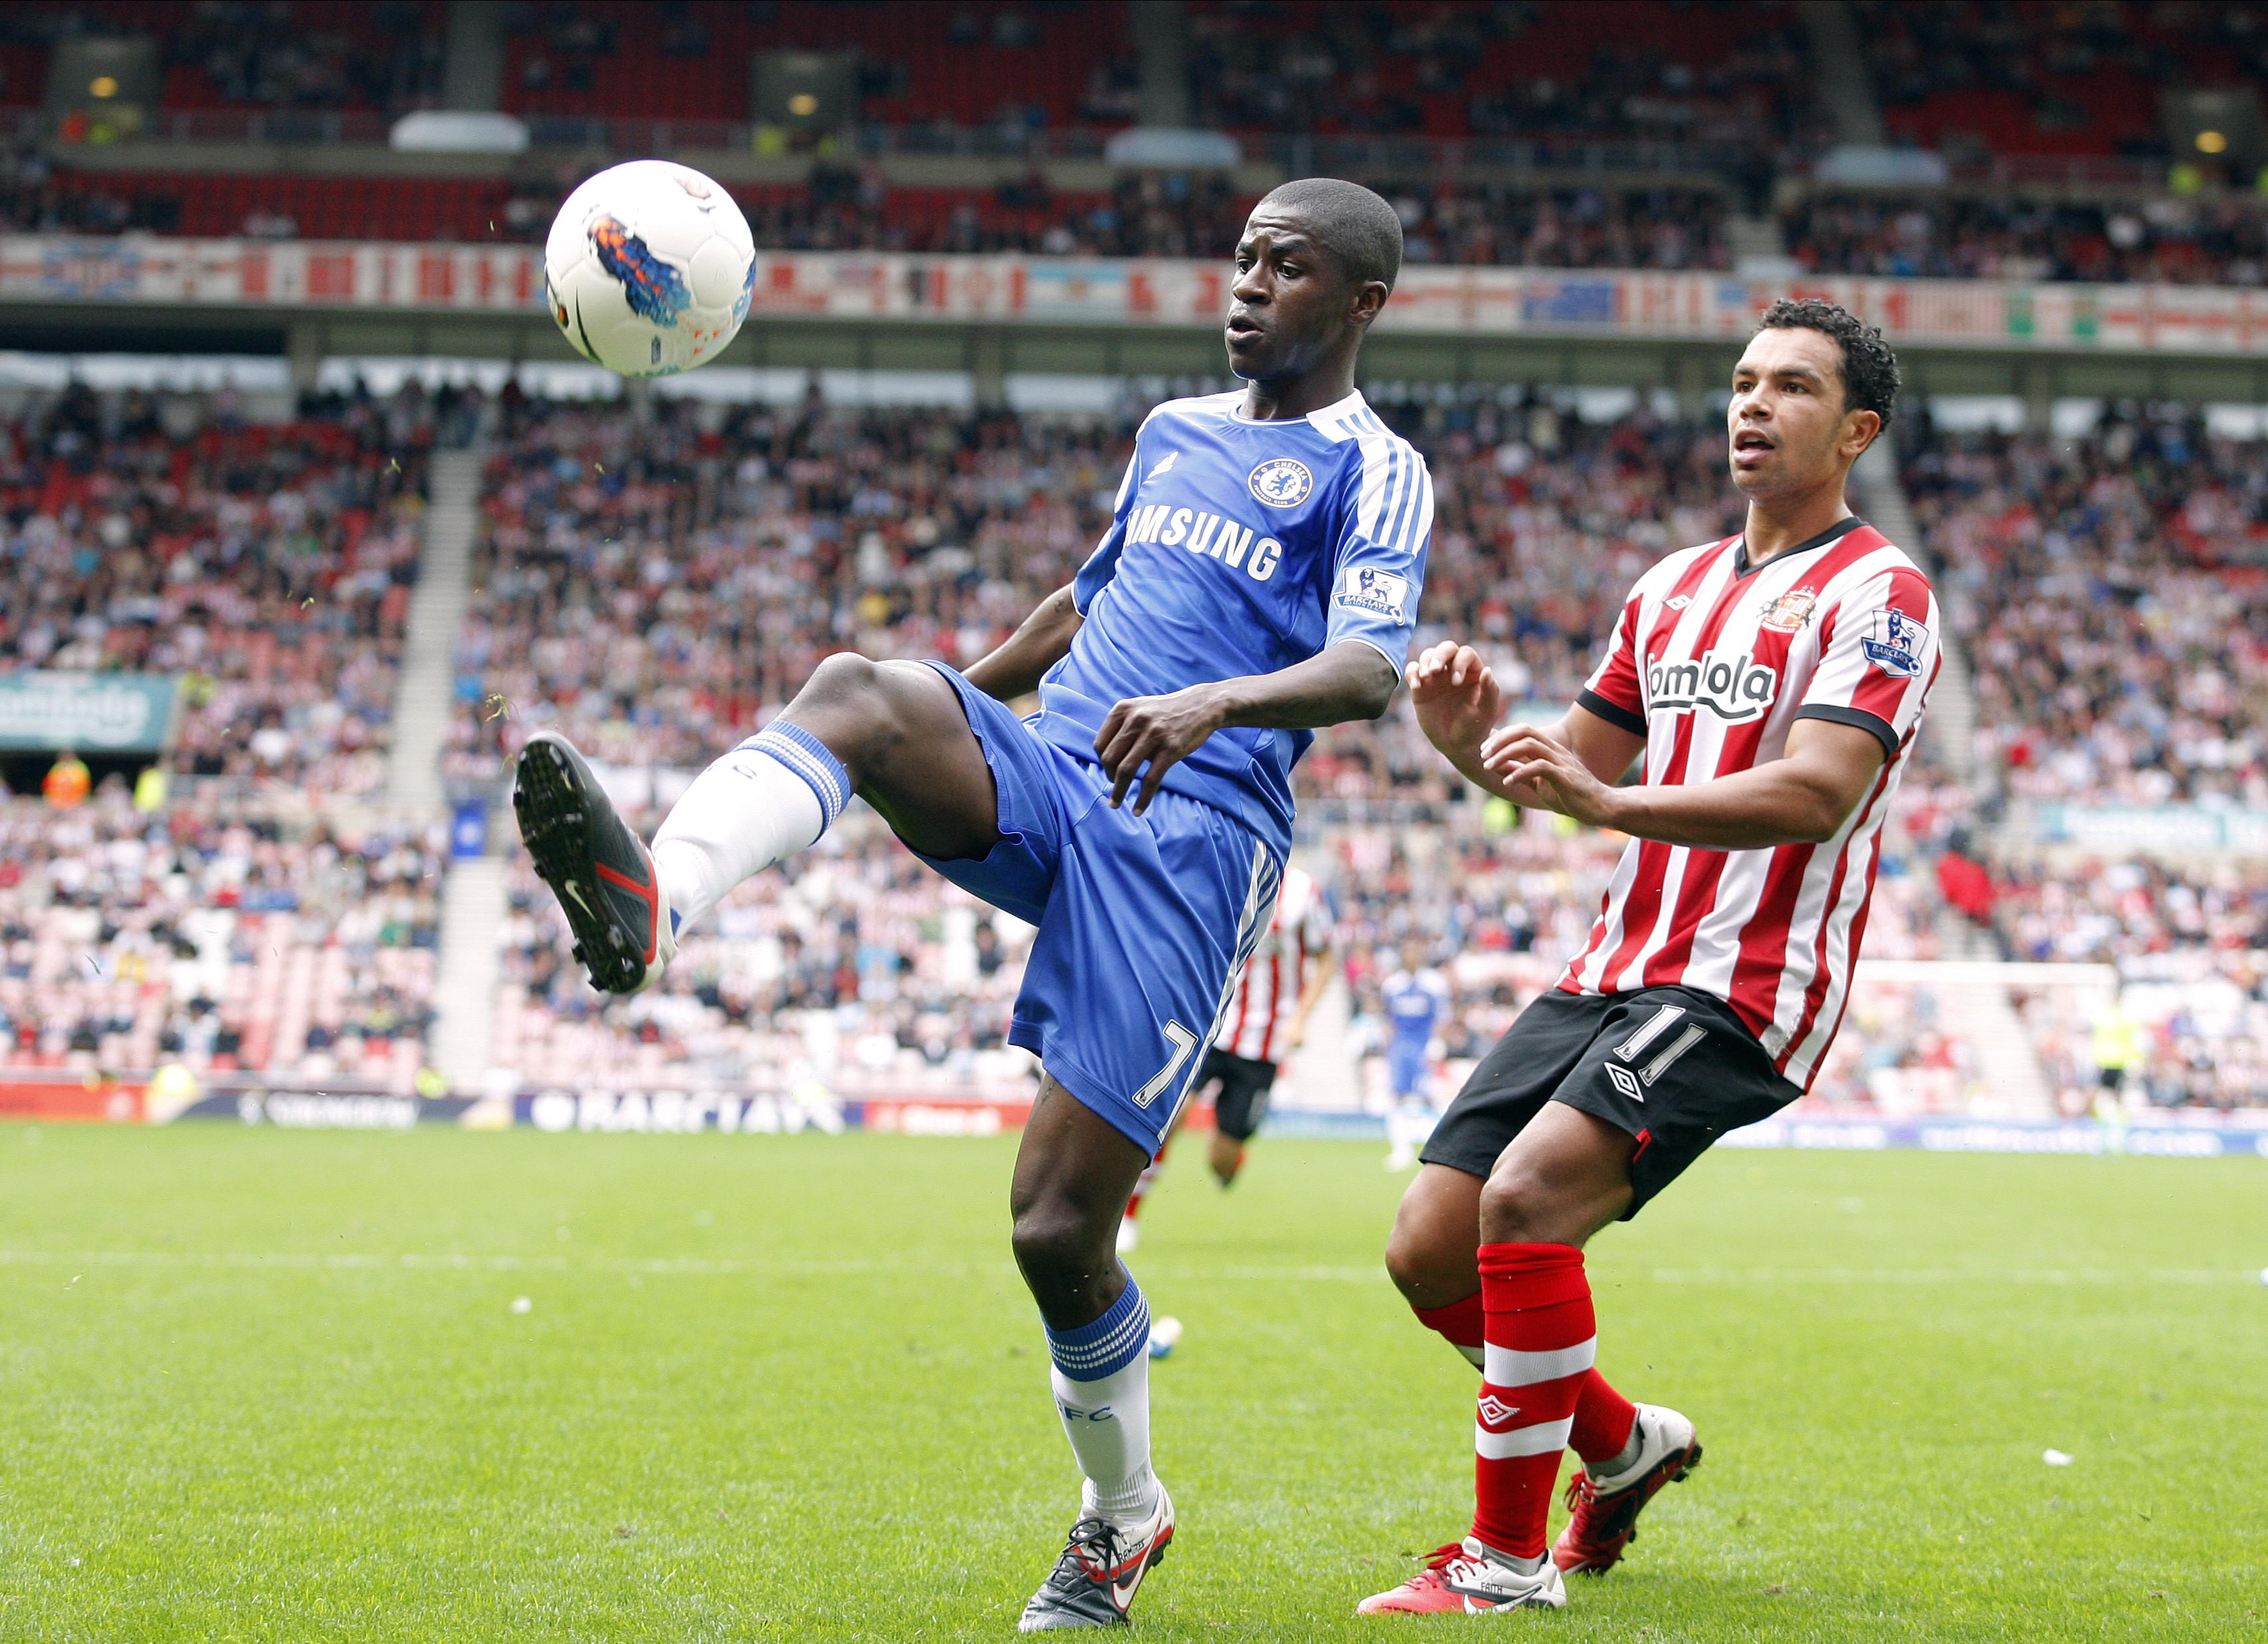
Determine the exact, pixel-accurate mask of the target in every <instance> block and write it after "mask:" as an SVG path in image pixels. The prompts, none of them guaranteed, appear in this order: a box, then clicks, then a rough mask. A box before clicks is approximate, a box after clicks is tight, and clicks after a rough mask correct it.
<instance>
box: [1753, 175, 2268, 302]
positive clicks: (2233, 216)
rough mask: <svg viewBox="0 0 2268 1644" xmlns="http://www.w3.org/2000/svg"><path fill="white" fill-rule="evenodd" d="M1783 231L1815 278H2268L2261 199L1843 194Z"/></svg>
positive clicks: (1793, 209) (2225, 281)
mask: <svg viewBox="0 0 2268 1644" xmlns="http://www.w3.org/2000/svg"><path fill="white" fill-rule="evenodd" d="M1780 230H1781V233H1782V235H1783V237H1784V238H1785V239H1786V242H1787V249H1788V254H1789V255H1791V256H1793V258H1794V259H1795V261H1796V262H1798V263H1799V264H1800V265H1801V266H1802V267H1803V269H1805V270H1806V271H1807V272H1808V273H1813V274H1876V275H1899V276H1919V277H1926V278H1930V279H2002V280H2084V281H2087V282H2089V283H2091V284H2118V283H2121V282H2125V281H2137V280H2141V281H2162V282H2176V283H2181V284H2215V285H2243V286H2251V285H2257V284H2260V283H2261V279H2262V277H2263V275H2264V272H2268V203H2263V202H2262V201H2260V200H2259V199H2257V197H2256V198H2252V199H2242V198H2219V199H2205V198H2199V197H2186V198H2185V197H2182V196H2179V195H2158V196H2155V197H2153V198H2149V199H2145V200H2137V201H2132V202H2128V203H2111V204H2105V203H2094V202H2088V203H2080V202H2073V201H2060V200H2052V201H2051V200H2036V199H2027V198H2025V197H2023V196H2021V195H2009V194H2007V193H1996V194H1992V195H1916V194H1906V195H1896V194H1888V195H1885V194H1855V193H1848V192H1838V193H1832V194H1818V195H1809V196H1808V197H1806V198H1804V199H1802V200H1800V201H1798V202H1797V203H1794V204H1793V205H1792V206H1790V207H1789V208H1788V209H1787V210H1785V211H1783V212H1782V213H1781V214H1780Z"/></svg>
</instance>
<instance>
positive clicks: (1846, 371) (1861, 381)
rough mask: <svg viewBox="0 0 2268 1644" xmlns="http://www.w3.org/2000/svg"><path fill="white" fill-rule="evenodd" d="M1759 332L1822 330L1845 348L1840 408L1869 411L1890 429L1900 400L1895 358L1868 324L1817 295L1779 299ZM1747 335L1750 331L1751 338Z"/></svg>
mask: <svg viewBox="0 0 2268 1644" xmlns="http://www.w3.org/2000/svg"><path fill="white" fill-rule="evenodd" d="M1756 330H1757V331H1820V332H1824V333H1825V334H1826V335H1829V336H1831V337H1833V338H1834V339H1835V341H1836V343H1837V346H1839V347H1840V348H1841V349H1842V350H1843V409H1845V410H1846V411H1872V412H1874V414H1875V415H1876V416H1878V417H1881V419H1882V426H1883V427H1884V428H1888V427H1889V425H1890V412H1891V411H1892V410H1893V409H1895V408H1896V405H1897V402H1898V357H1897V356H1896V354H1893V353H1892V352H1891V351H1890V345H1889V343H1885V342H1883V341H1882V333H1881V328H1879V327H1876V326H1870V325H1868V324H1867V323H1866V322H1865V321H1862V320H1860V319H1859V316H1858V315H1856V314H1854V313H1852V312H1851V311H1850V310H1849V309H1848V308H1845V307H1844V306H1842V305H1841V304H1839V303H1830V302H1823V301H1822V300H1821V299H1818V298H1816V297H1783V298H1781V299H1779V300H1778V302H1776V303H1774V304H1773V305H1772V306H1771V307H1769V308H1767V309H1765V310H1764V317H1763V318H1762V319H1760V320H1758V321H1756ZM1749 335H1751V336H1753V335H1755V333H1754V332H1751V333H1750V334H1749Z"/></svg>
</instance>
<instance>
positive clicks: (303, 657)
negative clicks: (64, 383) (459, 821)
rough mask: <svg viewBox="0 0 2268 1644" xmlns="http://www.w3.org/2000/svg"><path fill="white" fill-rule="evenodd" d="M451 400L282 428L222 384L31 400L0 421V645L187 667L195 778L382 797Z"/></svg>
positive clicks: (401, 402) (357, 410)
mask: <svg viewBox="0 0 2268 1644" xmlns="http://www.w3.org/2000/svg"><path fill="white" fill-rule="evenodd" d="M310 411H311V414H310V415H308V416H306V417H303V418H301V419H300V420H298V421H295V422H291V423H286V424H263V423H254V422H250V421H247V419H246V418H245V417H244V415H243V405H242V401H241V396H239V395H236V394H232V393H229V392H223V393H220V394H214V395H210V396H206V395H153V394H139V393H126V394H110V395H103V394H96V393H94V392H93V391H92V389H89V388H87V387H85V386H84V385H77V386H74V387H70V389H68V390H66V391H64V392H63V393H61V394H55V395H52V396H40V397H39V398H37V399H35V400H34V401H33V402H32V403H30V404H29V405H28V406H27V407H26V409H23V410H22V411H21V412H19V413H18V414H16V415H12V416H10V417H5V418H4V419H0V595H4V597H0V648H4V649H5V651H6V652H7V654H8V655H9V657H10V659H11V660H12V661H13V662H15V663H16V664H17V665H18V666H19V667H43V668H54V669H76V670H85V671H125V672H129V673H131V672H144V673H155V674H166V675H174V676H176V678H177V681H178V685H179V704H180V719H179V722H178V726H177V734H176V736H175V739H174V756H173V757H174V768H175V769H176V770H178V771H179V772H180V773H182V774H185V775H196V776H218V777H228V778H237V779H239V780H241V781H245V782H256V783H272V784H279V785H285V786H289V787H292V788H298V789H320V790H322V791H324V792H326V793H368V792H370V791H372V789H374V788H376V787H377V786H378V785H379V784H380V783H381V782H382V781H383V779H384V775H385V766H384V755H385V750H386V747H387V720H388V718H389V716H390V715H391V713H392V711H393V704H394V678H395V669H396V664H397V661H398V659H399V653H400V650H401V626H402V621H403V618H404V616H405V615H406V614H407V612H408V609H409V594H410V591H411V587H412V586H413V584H414V583H415V581H416V574H417V562H418V555H419V552H420V549H421V539H420V536H419V534H418V521H419V519H420V516H421V513H422V510H423V495H422V493H423V484H424V477H423V476H424V471H425V459H426V453H428V451H429V450H430V449H431V444H432V441H433V439H434V431H435V426H436V424H435V417H436V413H437V411H441V412H443V413H445V414H446V407H439V406H437V405H436V404H435V403H434V402H431V401H429V400H428V398H427V396H425V395H424V394H423V393H422V392H420V391H418V390H416V389H415V388H411V389H408V390H405V391H404V392H403V394H401V396H399V397H398V398H396V399H394V400H392V401H388V402H380V401H376V400H372V399H370V398H367V397H361V398H357V399H355V400H352V401H342V402H332V403H328V404H322V405H316V406H313V407H311V408H310Z"/></svg>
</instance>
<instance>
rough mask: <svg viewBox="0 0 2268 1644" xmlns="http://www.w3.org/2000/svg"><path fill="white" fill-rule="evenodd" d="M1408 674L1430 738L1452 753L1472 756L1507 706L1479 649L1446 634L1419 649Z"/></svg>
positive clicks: (1422, 725)
mask: <svg viewBox="0 0 2268 1644" xmlns="http://www.w3.org/2000/svg"><path fill="white" fill-rule="evenodd" d="M1407 677H1408V679H1409V682H1410V704H1411V705H1412V706H1413V707H1415V708H1416V709H1417V710H1418V726H1419V728H1421V729H1422V730H1424V732H1425V737H1426V740H1427V741H1430V742H1432V744H1433V746H1434V747H1436V748H1440V750H1441V751H1442V752H1443V753H1445V754H1447V756H1449V757H1450V758H1451V759H1459V758H1470V757H1471V756H1472V754H1473V751H1474V750H1475V749H1476V748H1478V747H1479V746H1480V742H1481V739H1482V738H1483V737H1484V736H1486V735H1487V734H1489V731H1490V729H1491V727H1492V726H1494V725H1495V724H1496V720H1497V715H1498V714H1499V713H1501V712H1502V711H1504V693H1503V692H1502V691H1501V690H1499V689H1498V688H1497V682H1496V675H1494V674H1493V673H1491V672H1490V670H1489V666H1488V664H1487V663H1485V662H1484V661H1482V660H1481V657H1480V652H1477V651H1476V650H1474V649H1473V648H1472V646H1470V645H1459V644H1458V643H1457V642H1456V641H1455V640H1454V639H1444V640H1443V641H1441V642H1440V644H1439V645H1428V646H1427V647H1426V648H1425V650H1424V651H1423V652H1420V653H1419V654H1418V658H1417V660H1414V661H1412V662H1411V663H1410V667H1409V669H1408V674H1407Z"/></svg>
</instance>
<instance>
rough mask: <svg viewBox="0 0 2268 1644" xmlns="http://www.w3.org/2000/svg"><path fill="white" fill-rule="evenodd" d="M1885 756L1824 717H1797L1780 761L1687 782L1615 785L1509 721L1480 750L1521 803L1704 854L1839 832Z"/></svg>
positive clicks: (1857, 731) (1876, 745)
mask: <svg viewBox="0 0 2268 1644" xmlns="http://www.w3.org/2000/svg"><path fill="white" fill-rule="evenodd" d="M1581 711H1582V710H1580V709H1577V710H1576V712H1579V713H1580V712H1581ZM1882 758H1883V751H1882V744H1881V740H1880V739H1879V738H1878V737H1876V735H1875V734H1874V732H1872V731H1870V730H1865V729H1862V728H1860V727H1859V726H1851V725H1844V724H1841V723H1838V722H1837V721H1835V720H1831V719H1798V720H1797V721H1796V722H1795V724H1794V725H1793V726H1792V727H1790V729H1789V731H1788V734H1787V751H1786V753H1785V754H1783V755H1782V756H1780V757H1779V758H1778V759H1773V760H1768V761H1766V762H1765V763H1763V764H1760V765H1757V766H1756V767H1755V768H1754V769H1753V770H1742V771H1739V772H1736V773H1734V775H1732V776H1728V777H1719V778H1716V779H1715V780H1714V781H1711V782H1697V783H1693V784H1691V785H1654V784H1651V783H1648V784H1645V785H1640V786H1637V787H1629V788H1618V787H1616V786H1614V785H1611V784H1609V783H1607V782H1604V781H1602V780H1601V779H1600V778H1599V777H1598V775H1597V774H1596V773H1595V772H1594V770H1591V769H1590V768H1589V767H1588V766H1587V765H1586V764H1585V763H1584V762H1583V761H1582V760H1580V759H1579V758H1578V757H1576V756H1575V754H1574V753H1573V751H1572V749H1570V748H1567V747H1566V746H1565V744H1564V743H1561V742H1559V741H1555V740H1553V739H1552V738H1550V737H1548V736H1545V735H1543V734H1540V733H1539V732H1537V731H1536V730H1535V728H1534V727H1533V726H1524V725H1521V726H1506V727H1505V728H1504V729H1503V730H1501V731H1499V732H1497V733H1496V734H1493V735H1492V736H1491V737H1490V738H1489V739H1488V741H1487V742H1486V743H1485V744H1484V747H1483V748H1482V752H1481V763H1482V765H1483V766H1484V768H1485V769H1486V770H1488V771H1489V773H1490V774H1491V777H1493V778H1495V779H1496V781H1497V782H1499V783H1500V784H1501V785H1502V789H1501V791H1502V792H1503V793H1505V794H1506V797H1508V798H1511V799H1513V800H1514V801H1515V802H1517V803H1520V804H1526V805H1541V806H1543V807H1544V808H1545V809H1547V810H1555V811H1557V812H1559V813H1561V814H1562V815H1567V816H1572V817H1573V818H1574V819H1575V820H1576V821H1577V822H1587V823H1589V824H1591V825H1592V826H1593V827H1597V828H1613V829H1617V830H1619V831H1621V832H1623V833H1627V834H1635V835H1637V836H1638V837H1639V838H1641V839H1659V840H1661V842H1662V843H1663V844H1683V845H1692V846H1696V847H1697V848H1699V849H1702V850H1706V851H1753V850H1761V849H1766V848H1769V847H1771V846H1774V845H1783V844H1820V843H1822V842H1823V841H1825V840H1828V839H1831V838H1833V837H1835V836H1836V834H1837V833H1838V832H1840V831H1841V830H1842V828H1843V824H1844V823H1845V822H1847V821H1848V820H1849V819H1850V815H1851V813H1852V811H1854V810H1856V809H1857V808H1858V807H1859V800H1862V799H1863V798H1865V797H1866V794H1867V789H1868V788H1869V787H1871V786H1872V785H1874V777H1875V773H1876V772H1878V771H1879V770H1881V768H1882Z"/></svg>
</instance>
